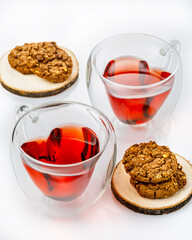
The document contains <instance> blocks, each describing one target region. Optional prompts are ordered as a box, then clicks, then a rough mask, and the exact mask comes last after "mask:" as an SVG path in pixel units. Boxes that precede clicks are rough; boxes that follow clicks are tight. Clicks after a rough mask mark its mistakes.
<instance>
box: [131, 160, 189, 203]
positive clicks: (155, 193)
mask: <svg viewBox="0 0 192 240" xmlns="http://www.w3.org/2000/svg"><path fill="white" fill-rule="evenodd" d="M130 183H131V184H132V185H133V186H134V187H135V188H136V190H137V192H138V194H139V195H140V196H142V197H146V198H150V199H154V198H158V199H160V198H166V197H170V196H172V195H173V194H174V193H176V192H177V191H178V190H179V189H181V188H183V187H184V186H185V185H186V175H185V173H184V172H183V171H182V167H181V166H180V165H179V164H178V170H177V173H176V175H175V176H174V177H172V178H171V179H170V180H169V181H165V182H161V183H155V184H154V183H143V182H139V181H137V180H134V179H132V178H130Z"/></svg>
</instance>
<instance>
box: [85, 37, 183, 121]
mask: <svg viewBox="0 0 192 240" xmlns="http://www.w3.org/2000/svg"><path fill="white" fill-rule="evenodd" d="M179 47H180V45H179V42H178V41H176V40H174V41H172V42H170V43H167V42H165V41H163V40H161V39H159V38H156V37H153V36H150V35H144V34H122V35H117V36H113V37H111V38H108V39H106V40H103V41H102V42H101V43H99V44H98V45H97V46H96V47H95V48H94V49H93V50H92V52H91V55H90V58H89V60H88V66H87V82H88V92H89V96H90V99H91V102H92V104H93V106H95V107H97V108H98V109H100V110H101V111H102V112H104V113H105V114H106V115H107V116H108V117H109V118H110V119H112V117H111V116H112V114H111V110H112V111H113V114H114V115H115V116H116V117H117V119H118V120H119V121H121V122H122V123H125V124H128V125H140V124H143V123H146V122H148V121H150V120H152V119H153V118H154V117H156V119H157V118H158V119H159V120H160V121H159V122H161V121H162V122H163V121H164V119H166V117H167V116H168V115H169V114H170V112H171V111H172V110H173V108H174V106H175V104H176V102H177V100H178V97H179V94H180V90H181V80H182V76H181V74H182V67H181V62H180V57H179V54H178V52H177V50H176V49H178V51H179ZM102 85H103V86H102ZM103 89H104V90H105V91H103ZM99 96H100V97H99ZM96 99H102V103H101V100H100V101H99V100H96ZM102 105H103V106H102ZM110 109H111V110H110ZM162 122H161V123H162Z"/></svg>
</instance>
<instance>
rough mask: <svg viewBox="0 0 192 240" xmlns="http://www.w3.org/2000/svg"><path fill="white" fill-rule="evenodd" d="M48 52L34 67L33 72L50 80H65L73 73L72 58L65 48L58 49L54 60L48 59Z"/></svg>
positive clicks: (56, 81)
mask: <svg viewBox="0 0 192 240" xmlns="http://www.w3.org/2000/svg"><path fill="white" fill-rule="evenodd" d="M45 56H46V54H43V55H42V59H43V61H42V62H39V65H38V66H37V67H35V68H33V73H35V74H36V75H37V76H39V77H41V78H44V79H46V80H48V81H50V82H55V83H59V82H63V81H65V80H66V79H67V78H68V77H69V76H70V74H71V73H72V67H73V63H72V59H71V57H70V56H68V55H67V53H66V52H65V51H64V50H63V49H57V50H56V53H55V58H54V59H53V60H49V61H48V62H47V61H46V58H45Z"/></svg>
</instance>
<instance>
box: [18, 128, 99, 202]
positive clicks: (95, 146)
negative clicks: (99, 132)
mask: <svg viewBox="0 0 192 240" xmlns="http://www.w3.org/2000/svg"><path fill="white" fill-rule="evenodd" d="M21 148H22V149H23V150H24V152H25V153H27V154H28V155H29V156H31V157H33V158H35V159H36V160H39V161H41V162H44V163H49V164H58V165H63V164H76V163H81V162H84V161H85V160H87V159H89V158H91V157H93V156H95V155H96V154H97V153H98V152H99V140H98V138H97V136H96V134H95V133H94V132H93V131H92V130H91V129H90V128H87V127H82V126H78V125H72V126H64V127H61V128H55V129H53V130H52V131H51V133H50V135H49V137H48V138H47V139H36V140H33V141H30V142H26V143H24V144H22V146H21ZM23 163H24V166H25V168H26V170H27V171H28V173H29V175H30V177H31V178H32V180H33V182H34V183H35V184H36V186H37V187H38V188H39V189H40V190H41V191H42V192H43V193H44V194H45V195H47V196H49V197H52V198H54V199H59V200H71V199H74V198H76V197H77V196H79V195H80V194H81V193H82V192H83V191H84V189H85V188H86V186H87V184H88V183H89V179H90V177H91V175H92V172H93V169H94V164H93V166H92V167H89V168H86V166H85V165H83V164H81V165H79V166H78V171H77V168H76V170H75V171H76V172H74V174H70V176H69V175H63V176H60V175H57V174H48V173H46V172H40V171H37V170H35V169H33V168H31V167H30V166H29V165H28V164H26V162H25V161H24V160H23Z"/></svg>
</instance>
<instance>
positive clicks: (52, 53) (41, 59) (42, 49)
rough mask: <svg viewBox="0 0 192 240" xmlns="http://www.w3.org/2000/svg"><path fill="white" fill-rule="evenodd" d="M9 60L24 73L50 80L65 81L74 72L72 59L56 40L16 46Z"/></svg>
mask: <svg viewBox="0 0 192 240" xmlns="http://www.w3.org/2000/svg"><path fill="white" fill-rule="evenodd" d="M8 61H9V63H10V65H11V67H12V68H14V69H16V70H17V71H19V72H21V73H23V74H29V73H34V74H36V75H37V76H39V77H41V78H44V79H46V80H48V81H50V82H63V81H65V80H66V79H67V78H68V77H69V75H70V74H71V73H72V67H73V63H72V59H71V57H70V56H69V55H68V54H67V53H66V52H65V51H64V50H63V49H61V48H59V47H58V46H57V45H56V43H55V42H40V43H30V44H29V43H25V44H24V45H23V46H18V47H16V48H14V49H13V50H12V51H11V52H10V54H9V56H8Z"/></svg>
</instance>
